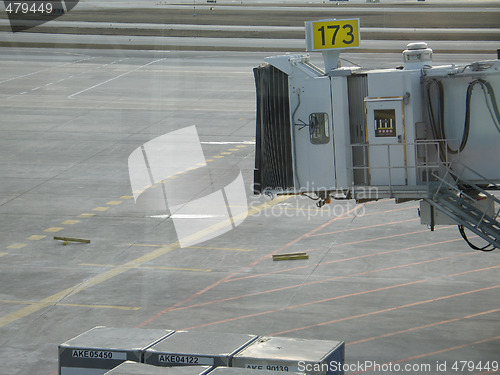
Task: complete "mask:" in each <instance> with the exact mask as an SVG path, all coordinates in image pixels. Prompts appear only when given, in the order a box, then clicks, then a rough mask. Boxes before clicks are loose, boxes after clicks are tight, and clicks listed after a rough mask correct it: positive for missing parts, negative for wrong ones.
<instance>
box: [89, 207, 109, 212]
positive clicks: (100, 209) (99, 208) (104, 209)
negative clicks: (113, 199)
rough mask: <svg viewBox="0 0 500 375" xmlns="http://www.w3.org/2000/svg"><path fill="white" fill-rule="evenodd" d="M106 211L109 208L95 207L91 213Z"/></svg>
mask: <svg viewBox="0 0 500 375" xmlns="http://www.w3.org/2000/svg"><path fill="white" fill-rule="evenodd" d="M106 210H109V207H96V208H93V209H92V211H106Z"/></svg>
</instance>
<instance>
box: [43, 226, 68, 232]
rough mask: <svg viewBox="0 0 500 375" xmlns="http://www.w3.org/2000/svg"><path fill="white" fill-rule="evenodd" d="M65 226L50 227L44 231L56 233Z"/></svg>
mask: <svg viewBox="0 0 500 375" xmlns="http://www.w3.org/2000/svg"><path fill="white" fill-rule="evenodd" d="M63 229H64V228H63V227H50V228H47V229H45V230H44V232H48V233H56V232H60V231H62V230H63Z"/></svg>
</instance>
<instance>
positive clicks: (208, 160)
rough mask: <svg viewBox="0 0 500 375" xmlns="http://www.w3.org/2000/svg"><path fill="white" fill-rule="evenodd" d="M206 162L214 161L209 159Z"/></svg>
mask: <svg viewBox="0 0 500 375" xmlns="http://www.w3.org/2000/svg"><path fill="white" fill-rule="evenodd" d="M205 161H206V162H210V161H214V159H207V160H205Z"/></svg>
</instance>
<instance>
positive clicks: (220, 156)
mask: <svg viewBox="0 0 500 375" xmlns="http://www.w3.org/2000/svg"><path fill="white" fill-rule="evenodd" d="M212 157H213V158H216V159H220V158H223V157H224V156H222V155H215V156H212Z"/></svg>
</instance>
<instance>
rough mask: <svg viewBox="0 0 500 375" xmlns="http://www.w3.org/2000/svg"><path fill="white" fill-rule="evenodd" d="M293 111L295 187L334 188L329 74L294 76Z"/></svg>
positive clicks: (306, 188) (309, 188)
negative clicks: (301, 77)
mask: <svg viewBox="0 0 500 375" xmlns="http://www.w3.org/2000/svg"><path fill="white" fill-rule="evenodd" d="M290 111H291V117H292V124H293V139H294V151H295V164H296V165H295V167H296V180H295V184H296V187H298V188H299V189H302V190H316V191H317V190H318V189H319V190H322V189H332V188H335V157H334V146H333V145H334V140H333V137H334V134H333V112H332V96H331V88H330V80H329V77H317V78H310V77H307V78H303V79H300V78H299V79H295V80H294V81H293V85H292V86H291V87H290Z"/></svg>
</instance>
